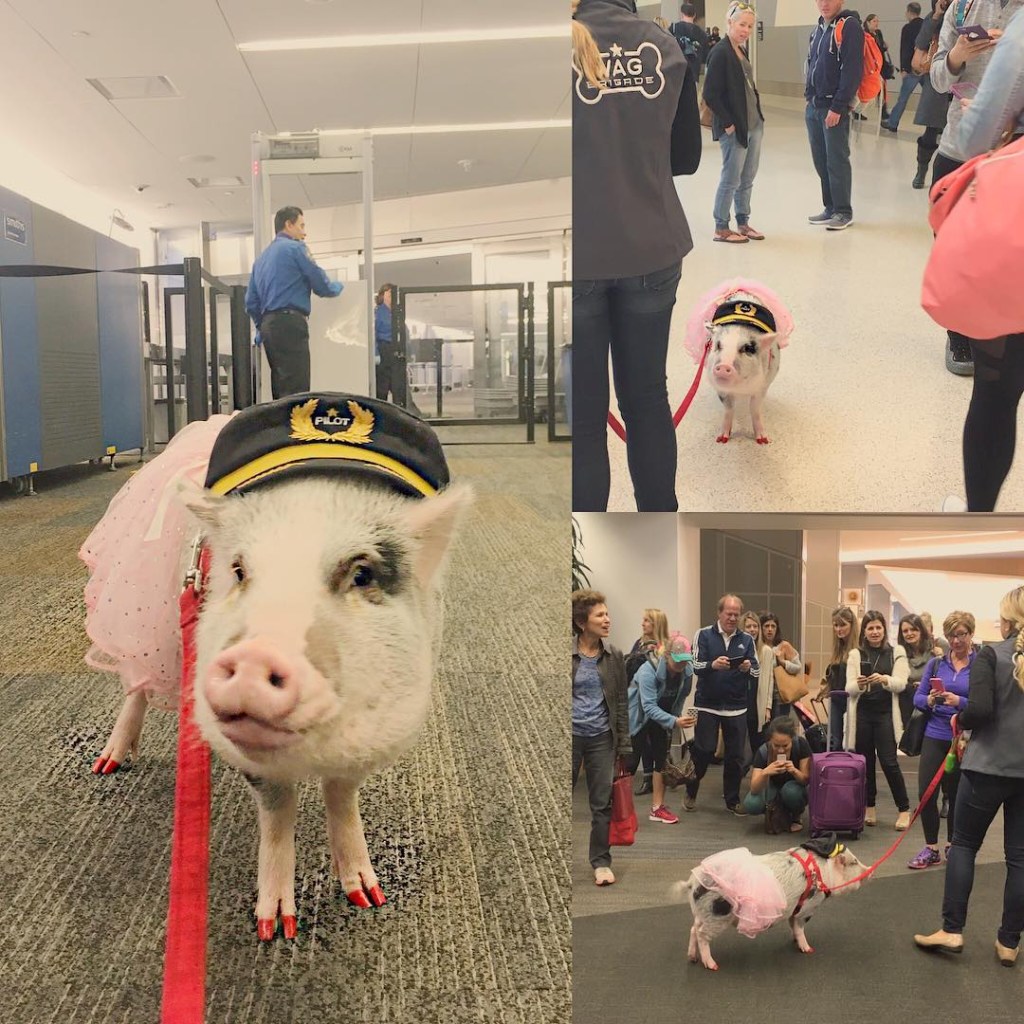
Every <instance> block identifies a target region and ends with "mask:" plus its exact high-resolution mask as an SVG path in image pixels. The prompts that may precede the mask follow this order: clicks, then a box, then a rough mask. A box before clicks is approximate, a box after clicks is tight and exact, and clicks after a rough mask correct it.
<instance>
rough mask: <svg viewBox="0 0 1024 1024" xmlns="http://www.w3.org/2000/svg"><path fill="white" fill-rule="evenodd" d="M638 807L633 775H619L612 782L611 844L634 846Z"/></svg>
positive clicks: (609, 840)
mask: <svg viewBox="0 0 1024 1024" xmlns="http://www.w3.org/2000/svg"><path fill="white" fill-rule="evenodd" d="M636 827H637V822H636V809H635V808H634V807H633V776H632V775H617V776H616V777H615V780H614V781H613V782H612V824H611V829H610V830H609V833H608V842H609V844H610V845H611V846H632V845H633V841H634V840H635V839H636Z"/></svg>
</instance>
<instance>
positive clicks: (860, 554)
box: [839, 526, 1024, 576]
mask: <svg viewBox="0 0 1024 1024" xmlns="http://www.w3.org/2000/svg"><path fill="white" fill-rule="evenodd" d="M839 547H840V559H841V561H843V562H880V561H897V560H898V561H900V562H903V563H913V562H916V561H920V560H934V559H943V560H949V559H977V558H979V557H984V558H986V559H1005V560H1006V561H1007V563H1008V564H1007V572H1008V573H1011V574H1014V575H1019V576H1024V530H1019V529H1013V528H1006V529H1001V530H971V529H963V528H958V527H952V528H950V529H945V530H935V529H931V530H921V529H915V528H913V527H910V526H905V527H903V528H901V529H895V530H843V531H842V532H841V533H840V535H839Z"/></svg>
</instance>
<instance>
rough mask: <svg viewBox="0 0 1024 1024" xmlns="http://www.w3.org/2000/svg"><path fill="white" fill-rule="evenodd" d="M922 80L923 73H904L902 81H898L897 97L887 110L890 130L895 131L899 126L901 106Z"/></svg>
mask: <svg viewBox="0 0 1024 1024" xmlns="http://www.w3.org/2000/svg"><path fill="white" fill-rule="evenodd" d="M923 80H924V75H904V76H903V81H902V82H900V95H899V99H897V100H896V104H895V106H893V108H892V110H890V111H889V128H890V129H891V130H892V131H896V129H897V127H899V123H900V118H901V117H902V116H903V108H904V107H906V105H907V100H909V99H910V96H911V93H913V91H914V90H915V89H916V88H917V87H918V86H919V85H920V84H921V82H922V81H923Z"/></svg>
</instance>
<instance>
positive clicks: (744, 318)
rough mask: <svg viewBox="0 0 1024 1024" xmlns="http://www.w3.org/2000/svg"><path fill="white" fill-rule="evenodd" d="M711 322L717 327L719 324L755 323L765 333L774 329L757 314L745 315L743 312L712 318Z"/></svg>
mask: <svg viewBox="0 0 1024 1024" xmlns="http://www.w3.org/2000/svg"><path fill="white" fill-rule="evenodd" d="M711 322H712V324H714V325H715V326H716V327H717V326H718V325H719V324H735V323H741V324H753V325H754V326H755V327H760V328H761V330H762V331H764V333H765V334H771V333H772V329H771V328H770V327H769V326H768V325H767V324H766V323H765V322H764V321H763V320H758V318H757V317H756V316H750V315H745V314H743V313H730V314H729V315H728V316H723V317H721V318H720V319H718V320H712V321H711Z"/></svg>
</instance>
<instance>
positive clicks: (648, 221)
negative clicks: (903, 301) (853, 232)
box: [571, 0, 1024, 512]
mask: <svg viewBox="0 0 1024 1024" xmlns="http://www.w3.org/2000/svg"><path fill="white" fill-rule="evenodd" d="M815 3H816V6H817V10H818V13H819V17H818V19H817V24H816V25H815V27H814V29H813V32H812V33H811V36H810V40H809V45H808V51H807V71H806V79H805V89H804V97H805V100H806V106H805V111H804V120H805V124H806V130H807V137H808V143H809V148H810V153H811V161H812V163H813V166H814V170H815V172H816V174H817V176H818V180H819V183H820V188H821V199H822V209H821V210H820V212H817V213H810V214H809V215H808V221H809V223H810V224H812V225H819V226H823V227H825V228H826V229H827V230H829V231H833V232H836V231H843V230H845V229H847V228H849V227H850V226H851V225H852V224H853V223H854V210H853V172H852V167H851V162H850V125H851V120H852V118H853V117H854V115H855V112H856V107H857V105H858V102H859V101H858V96H857V93H858V87H859V86H860V84H861V79H862V74H863V70H864V65H863V60H864V57H863V54H864V37H865V31H868V32H869V33H871V35H872V37H873V38H874V39H875V41H876V43H877V44H878V46H879V50H880V51H881V52H882V56H883V62H884V63H883V72H884V73H888V74H890V75H893V76H895V75H896V73H897V65H896V62H895V61H894V60H893V59H892V58H891V57H889V52H888V47H887V45H886V44H885V40H884V38H883V37H882V34H881V31H880V29H879V27H878V17H877V15H874V14H869V15H868V17H867V18H866V19H864V22H863V23H862V21H861V19H860V15H859V14H858V13H857V12H856V11H850V10H846V9H844V7H843V0H815ZM571 6H572V10H573V66H574V74H575V76H576V83H575V85H576V88H575V90H574V110H573V167H574V171H573V182H574V185H573V224H574V234H575V246H574V252H575V255H574V270H573V280H574V284H573V316H574V355H573V359H574V362H573V375H574V382H575V395H576V400H575V401H574V403H573V404H574V408H573V438H574V444H573V508H574V510H577V511H604V510H605V509H606V508H607V503H608V493H609V489H610V477H609V463H608V452H607V444H608V431H607V419H608V411H609V404H610V388H609V379H608V377H609V374H608V365H609V357H610V361H611V367H612V374H613V376H614V381H615V392H616V397H617V399H618V404H619V410H620V412H621V414H622V419H623V422H624V424H625V428H626V447H627V460H628V465H629V472H630V477H631V480H632V484H633V492H634V498H635V500H636V505H637V508H638V510H640V511H674V510H676V509H677V507H678V505H677V499H676V494H675V477H676V441H675V429H674V425H673V422H672V415H671V411H670V408H669V402H668V391H667V385H666V362H667V351H668V337H669V329H670V326H671V320H672V310H673V306H674V304H675V299H676V291H677V289H678V286H679V283H680V280H681V278H682V261H683V259H684V258H685V256H686V255H687V254H688V253H689V252H690V251H691V250H692V249H693V246H694V241H693V237H692V234H691V230H690V226H689V224H688V221H687V217H686V214H685V213H684V212H683V209H682V206H681V203H680V200H679V195H678V193H677V191H676V188H675V185H674V183H673V178H674V176H678V175H689V174H693V173H695V172H696V170H697V169H698V166H699V164H700V161H701V155H702V153H701V150H702V141H701V130H700V123H701V118H700V114H699V111H698V105H697V101H698V88H697V85H698V79H699V74H700V71H701V68H702V67H705V66H706V73H705V74H704V76H703V85H702V88H701V90H700V95H701V98H702V101H703V103H704V104H705V105H706V110H707V119H706V121H707V123H708V125H709V127H710V128H711V137H712V141H714V142H717V143H718V147H719V150H720V153H721V174H720V179H719V185H718V189H717V191H716V193H715V199H714V204H713V209H712V211H711V214H712V219H713V221H714V231H713V234H712V236H711V237H712V240H713V241H715V242H722V243H726V244H746V243H749V242H751V241H763V240H764V237H765V236H764V233H763V232H761V231H760V230H758V229H757V228H756V227H754V226H753V224H752V223H751V216H752V205H753V197H754V188H755V180H756V175H757V172H758V168H759V164H760V156H761V152H762V148H763V145H764V141H765V116H764V109H763V105H762V102H761V96H760V93H759V91H758V88H757V84H756V81H755V77H754V71H753V67H752V65H751V61H750V54H749V52H748V41H749V39H750V36H751V34H752V32H753V30H754V26H755V24H756V18H757V12H756V11H755V8H754V5H752V4H748V3H745V2H741V0H733V2H732V3H730V5H729V7H728V9H727V13H726V23H725V32H724V34H721V36H720V38H719V40H718V41H717V42H714V35H715V33H714V32H712V33H711V34H706V33H705V32H704V30H703V29H702V28H701V27H700V26H699V25H697V24H696V23H695V21H694V10H695V9H694V8H693V7H692V5H690V4H684V5H683V7H682V9H681V12H680V19H679V20H678V21H677V22H675V23H673V24H672V25H670V26H668V29H669V31H666V30H665V29H663V28H662V27H661V26H659V25H657V24H655V23H654V22H652V21H647V20H644V19H642V18H640V17H638V16H637V14H636V11H635V4H634V2H633V0H572V3H571ZM1022 7H1024V0H935V3H934V5H933V7H932V9H931V11H930V12H929V14H928V15H927V17H923V16H922V9H921V6H920V4H919V3H917V2H913V3H910V4H908V5H907V8H906V24H905V26H904V28H903V31H902V32H901V36H900V52H899V63H898V73H899V75H900V88H899V93H898V95H897V97H896V99H895V102H894V104H893V107H892V109H891V111H890V110H886V111H884V112H885V113H886V114H887V117H886V119H885V120H884V126H885V127H887V128H888V130H889V132H891V133H893V134H895V132H896V131H897V130H898V128H899V125H900V121H901V118H902V117H903V114H904V111H905V109H906V106H907V103H908V101H909V99H910V98H911V96H912V95H913V93H914V91H915V90H916V89H917V88H918V87H919V86H920V88H921V91H922V95H921V100H920V103H919V105H918V108H917V111H916V114H915V122H916V123H917V124H918V125H920V126H921V127H922V128H923V132H922V134H921V136H920V137H919V138H918V140H917V170H916V173H915V175H914V179H913V182H912V183H911V184H912V185H913V187H915V188H923V187H924V185H925V178H926V175H927V172H928V168H929V165H931V166H932V187H933V188H934V187H935V186H936V185H937V184H938V183H939V182H940V181H942V179H943V178H944V177H946V176H947V175H949V174H950V173H952V172H953V171H955V170H956V169H957V168H959V167H960V166H961V165H962V164H963V163H964V161H966V160H967V159H969V158H970V157H972V156H975V155H977V154H980V153H984V152H986V151H987V150H989V149H991V148H993V147H994V146H995V145H996V144H997V143H998V141H999V139H1000V137H1001V135H1002V134H1003V133H1004V131H1005V132H1006V133H1007V135H1008V136H1013V137H1019V136H1020V135H1022V134H1024V87H1022V81H1024V59H1022V53H1024V51H1022V46H1024V15H1022V14H1020V11H1021V8H1022ZM972 25H974V26H976V25H980V26H982V27H984V28H985V30H986V31H985V33H984V36H983V37H982V38H971V34H970V33H965V32H963V31H961V30H963V29H964V28H965V27H966V28H970V27H971V26H972ZM613 46H614V47H616V48H618V49H621V50H623V53H624V55H625V56H622V57H615V56H609V54H610V53H611V48H612V47H613ZM629 54H633V56H632V57H629V56H628V55H629ZM650 54H657V55H658V59H654V58H653V57H651V58H650V60H651V66H650V67H648V66H647V65H646V64H645V61H647V60H648V56H645V55H650ZM885 64H887V65H888V67H887V68H886V67H885ZM990 65H991V72H990V73H987V72H988V69H989V67H990ZM637 83H640V84H639V85H638V84H637ZM933 158H934V160H933ZM641 168H642V173H640V172H639V170H638V169H641ZM964 258H965V259H969V258H970V257H969V254H965V256H964ZM1022 326H1024V325H1022ZM1021 337H1022V336H1021V335H1008V336H1006V337H1001V338H994V339H993V338H989V339H984V340H976V339H972V338H969V337H967V336H966V335H964V334H960V333H957V332H954V331H949V332H947V339H946V366H947V367H948V368H949V369H950V370H951V371H952V372H954V373H958V374H963V375H971V374H973V376H974V383H973V393H972V398H971V403H970V407H969V410H968V413H967V417H966V420H965V424H964V433H963V464H964V473H965V492H966V494H965V498H963V499H961V498H959V496H951V499H952V502H951V504H949V505H948V507H947V508H946V509H945V510H947V511H956V510H958V509H959V510H966V511H971V512H984V511H992V510H993V509H994V508H995V503H996V500H997V498H998V495H999V491H1000V489H1001V487H1002V484H1003V482H1004V480H1005V478H1006V476H1007V474H1008V472H1009V469H1010V466H1011V464H1012V461H1013V455H1014V449H1015V441H1016V431H1015V423H1016V414H1017V408H1018V405H1019V402H1020V398H1021V395H1022V394H1024V345H1021V344H1020V341H1021ZM976 367H977V371H976Z"/></svg>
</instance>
